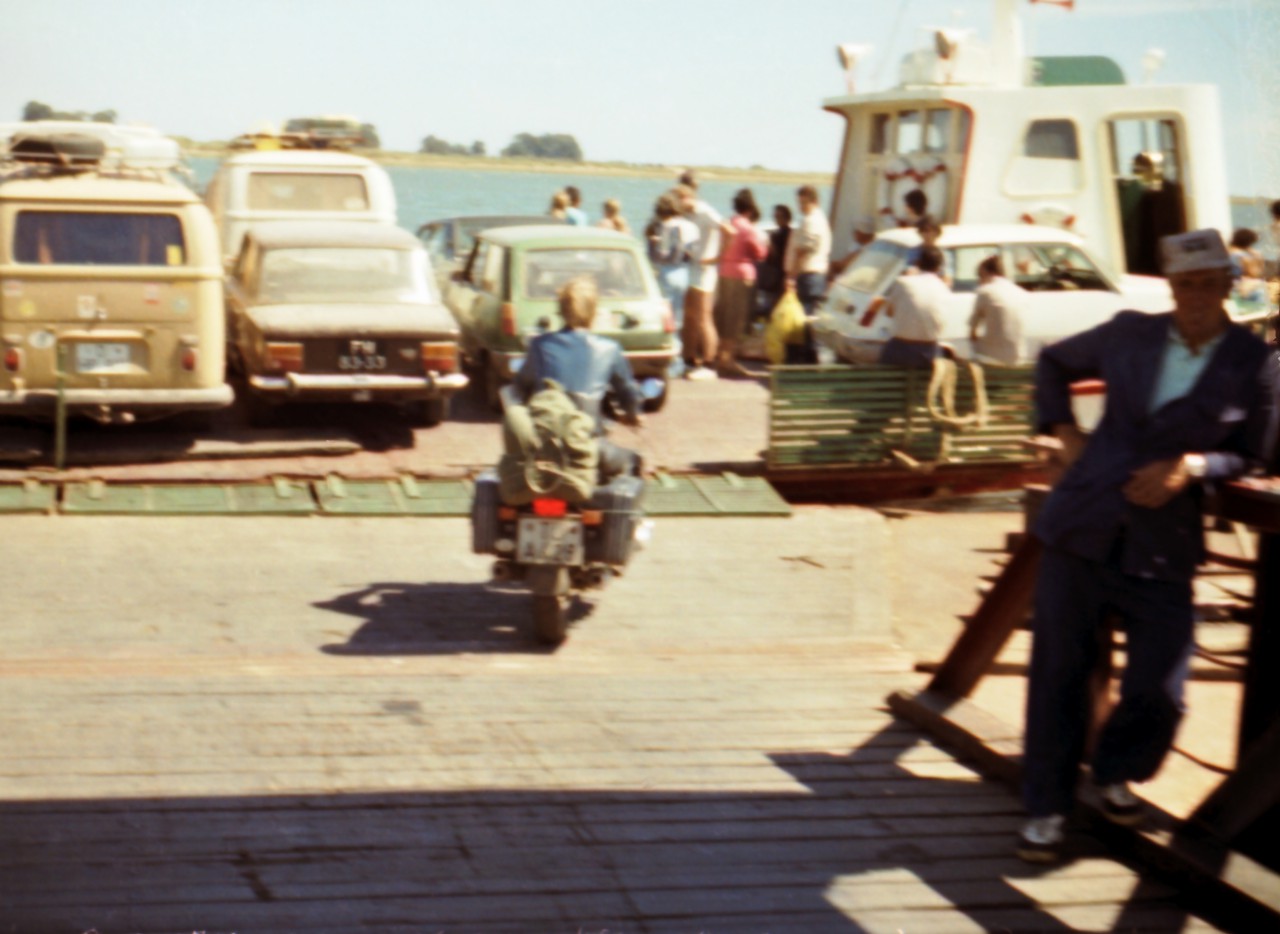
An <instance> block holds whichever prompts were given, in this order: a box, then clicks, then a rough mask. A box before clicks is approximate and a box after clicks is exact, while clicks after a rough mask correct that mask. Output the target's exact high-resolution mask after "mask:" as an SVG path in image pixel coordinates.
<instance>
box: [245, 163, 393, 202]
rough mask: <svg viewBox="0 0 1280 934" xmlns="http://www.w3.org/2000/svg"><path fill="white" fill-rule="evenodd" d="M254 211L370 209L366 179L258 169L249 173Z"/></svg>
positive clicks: (342, 175)
mask: <svg viewBox="0 0 1280 934" xmlns="http://www.w3.org/2000/svg"><path fill="white" fill-rule="evenodd" d="M248 195H249V197H248V202H249V209H250V210H253V211H367V210H369V195H368V193H367V192H366V191H365V187H364V179H363V178H362V177H360V176H359V175H353V174H351V173H344V174H332V175H326V174H324V173H321V172H254V173H253V174H252V175H250V176H249V192H248Z"/></svg>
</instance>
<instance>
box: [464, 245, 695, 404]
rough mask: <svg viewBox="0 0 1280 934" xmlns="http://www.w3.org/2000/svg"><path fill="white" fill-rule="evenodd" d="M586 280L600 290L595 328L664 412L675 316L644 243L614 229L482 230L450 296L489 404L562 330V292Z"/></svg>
mask: <svg viewBox="0 0 1280 934" xmlns="http://www.w3.org/2000/svg"><path fill="white" fill-rule="evenodd" d="M581 275H588V276H591V278H593V279H594V280H595V282H596V286H597V288H598V289H599V292H600V305H599V310H598V311H597V313H596V321H595V327H594V328H593V330H594V331H595V332H596V333H597V334H602V335H604V336H606V337H611V338H613V339H614V340H616V341H617V342H618V343H619V344H621V345H622V350H623V353H624V354H625V355H626V358H627V361H628V362H629V363H630V364H631V371H632V373H634V374H635V377H636V379H637V380H638V381H640V384H641V388H642V389H643V391H644V396H645V400H646V401H645V408H646V410H647V411H650V412H656V411H658V410H659V409H660V408H662V406H663V404H664V403H665V402H666V396H667V370H668V369H669V367H670V366H671V360H672V358H673V357H674V355H675V319H674V318H673V316H672V313H671V308H670V306H669V305H668V303H667V301H666V300H665V299H664V298H663V297H662V296H661V294H660V293H659V291H658V284H657V282H656V281H655V280H654V277H653V270H652V269H651V268H650V266H649V261H648V258H647V257H646V256H645V253H644V250H643V247H642V246H641V244H640V242H639V241H637V240H635V239H634V238H632V237H629V236H627V235H626V234H621V233H617V232H615V231H612V230H603V229H601V228H595V227H570V226H551V225H544V224H539V225H536V226H527V227H502V228H494V229H489V230H484V231H482V232H480V233H479V234H478V235H477V236H476V244H475V246H474V247H473V248H472V250H471V255H470V256H469V257H468V258H467V262H466V265H465V266H463V268H462V269H460V270H459V271H458V272H456V273H454V275H453V279H452V281H451V282H450V283H449V287H448V290H447V292H446V294H445V304H446V305H447V306H448V307H449V310H450V311H452V312H453V315H454V317H455V318H456V319H457V321H458V326H459V328H460V329H461V332H462V351H463V354H464V355H465V357H466V358H467V360H468V362H469V363H470V364H471V365H472V366H473V367H474V368H475V369H476V370H477V371H479V372H480V373H482V374H483V375H484V386H485V391H486V395H487V397H488V398H489V401H490V403H491V404H494V405H496V404H497V399H498V392H499V390H500V389H501V387H502V386H503V385H504V384H505V383H507V382H509V381H510V380H511V378H512V376H513V375H514V374H515V373H516V371H518V370H519V369H520V366H521V364H522V363H523V362H524V355H525V348H526V346H527V344H528V342H529V341H530V340H531V339H532V338H534V337H536V336H537V335H538V334H541V333H543V332H544V331H552V330H556V329H557V328H559V327H560V326H561V322H560V315H559V312H558V309H557V305H556V293H557V292H558V291H559V290H560V287H561V286H562V285H564V283H565V282H567V281H568V280H570V279H572V278H574V277H575V276H581Z"/></svg>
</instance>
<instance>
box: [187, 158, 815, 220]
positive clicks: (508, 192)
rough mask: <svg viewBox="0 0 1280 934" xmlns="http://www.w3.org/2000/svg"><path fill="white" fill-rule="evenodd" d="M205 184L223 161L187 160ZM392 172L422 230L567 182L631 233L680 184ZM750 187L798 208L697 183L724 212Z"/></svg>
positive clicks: (790, 198)
mask: <svg viewBox="0 0 1280 934" xmlns="http://www.w3.org/2000/svg"><path fill="white" fill-rule="evenodd" d="M189 164H190V166H191V168H192V170H193V171H194V172H195V174H196V181H197V183H198V185H199V187H200V188H201V189H203V188H204V186H205V185H206V184H208V182H209V179H210V178H212V177H213V173H214V170H215V169H216V168H217V166H218V160H217V159H212V158H192V159H190V160H189ZM386 168H387V174H388V175H390V176H391V183H392V184H393V185H394V186H395V189H396V199H397V203H398V205H399V217H400V226H401V227H405V228H407V229H408V230H411V231H414V230H417V229H418V227H419V226H421V225H422V224H424V223H426V222H427V221H430V220H435V219H436V218H440V217H454V216H457V215H463V214H545V213H546V212H547V208H548V207H550V205H551V196H552V195H553V194H555V193H556V192H557V191H560V190H562V189H563V188H564V187H565V186H566V185H576V186H577V187H578V190H579V191H581V192H582V201H583V208H584V209H585V210H586V212H587V216H588V217H589V218H590V219H591V221H592V222H593V223H594V222H595V221H597V220H599V219H600V216H601V214H602V208H601V203H602V202H603V201H604V200H605V199H606V198H617V199H618V201H620V202H621V203H622V214H623V216H624V217H625V218H626V219H627V223H629V224H630V225H631V229H632V230H633V231H637V232H638V231H641V230H643V229H644V225H645V224H647V223H648V221H649V218H650V217H651V216H652V213H653V202H654V201H655V200H656V199H657V198H658V196H659V195H661V194H662V193H663V192H664V191H669V190H670V188H671V186H672V185H673V184H675V179H674V177H673V178H672V179H671V180H670V181H666V180H663V179H660V178H635V177H630V176H612V175H593V174H575V173H574V172H571V171H570V172H555V173H552V172H508V171H498V170H466V169H435V168H421V167H418V166H395V165H389V166H387V167H386ZM744 187H746V188H750V189H751V191H752V193H753V194H754V195H755V198H756V203H757V204H758V205H759V206H760V212H761V214H763V215H764V217H765V219H770V218H771V215H772V209H773V205H775V204H786V205H788V206H789V207H790V208H791V209H792V210H793V211H794V210H795V202H796V197H795V194H796V188H797V187H798V186H797V185H796V184H794V183H788V184H777V183H769V184H748V185H744V184H743V183H742V182H721V181H706V182H703V183H702V185H701V186H700V189H699V190H700V192H701V194H702V197H703V198H704V199H705V200H706V201H708V202H709V203H710V204H711V205H712V206H713V207H715V208H716V209H717V210H719V211H721V212H722V213H724V214H725V215H726V216H727V215H729V214H732V213H733V209H732V202H733V196H734V194H735V193H736V192H737V191H738V190H739V189H741V188H744ZM817 187H818V194H819V197H820V198H821V200H822V202H823V203H827V202H829V201H830V200H831V189H830V186H817Z"/></svg>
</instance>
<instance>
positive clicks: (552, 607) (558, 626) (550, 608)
mask: <svg viewBox="0 0 1280 934" xmlns="http://www.w3.org/2000/svg"><path fill="white" fill-rule="evenodd" d="M567 604H568V600H567V599H566V598H565V597H562V596H560V595H558V594H540V593H536V594H534V595H533V635H534V638H536V639H537V640H538V641H539V642H541V643H542V644H543V645H560V644H561V643H563V642H564V640H565V636H567V635H568V628H569V619H568V612H567V610H568V607H567Z"/></svg>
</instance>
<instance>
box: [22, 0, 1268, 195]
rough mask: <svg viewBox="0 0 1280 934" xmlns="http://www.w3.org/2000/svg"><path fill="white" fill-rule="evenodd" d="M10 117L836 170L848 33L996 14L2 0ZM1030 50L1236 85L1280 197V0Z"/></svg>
mask: <svg viewBox="0 0 1280 934" xmlns="http://www.w3.org/2000/svg"><path fill="white" fill-rule="evenodd" d="M0 9H2V10H3V12H4V19H3V21H4V30H3V34H2V35H0V120H10V119H12V120H16V119H19V118H20V116H21V112H22V108H23V106H24V105H25V104H26V103H27V101H30V100H38V101H42V102H44V103H47V104H50V105H52V106H53V107H55V108H56V109H59V110H86V111H90V112H92V111H98V110H105V109H114V110H116V111H117V112H118V114H119V117H120V120H121V122H131V123H144V124H149V125H152V126H156V127H158V128H160V129H161V130H163V131H165V132H167V133H171V134H174V135H179V136H186V137H190V138H193V139H197V140H216V139H229V138H231V137H233V136H236V135H238V134H239V133H242V132H245V131H247V130H250V129H252V128H253V127H255V126H256V125H258V124H260V123H262V122H264V121H266V122H271V123H275V124H280V123H282V122H283V121H284V120H286V119H287V118H289V117H297V116H313V115H317V114H323V113H340V114H352V115H355V116H358V117H359V118H360V119H361V120H362V121H364V122H368V123H372V124H374V126H376V127H377V130H378V133H379V135H380V137H381V140H382V144H383V147H384V148H386V149H396V150H408V151H416V150H417V148H418V146H419V144H420V142H421V140H422V138H423V137H425V136H427V135H429V134H431V135H435V136H438V137H441V138H443V139H446V140H449V141H451V142H460V143H465V144H468V145H469V144H470V143H471V142H473V141H475V140H480V141H482V142H483V143H484V144H485V146H486V148H487V149H488V151H489V152H490V153H496V152H498V151H500V150H501V149H502V148H503V147H504V146H505V145H507V143H509V142H510V141H511V138H512V137H513V136H515V134H517V133H520V132H530V133H534V134H540V133H570V134H572V135H573V136H575V137H576V138H577V140H578V142H579V144H580V145H581V146H582V149H583V151H584V154H585V156H586V158H587V159H589V160H593V161H626V162H639V163H660V164H667V165H724V166H741V167H747V166H753V165H761V166H766V167H769V168H776V169H790V170H797V171H826V172H829V171H833V170H834V169H835V166H836V162H837V159H838V156H839V148H840V142H841V137H842V125H843V121H842V120H841V119H840V118H838V117H836V116H834V115H832V114H829V113H826V112H824V111H823V110H822V109H821V101H822V99H823V98H826V97H832V96H838V95H840V94H842V93H843V92H844V76H843V73H842V71H841V69H840V66H839V65H838V63H837V59H836V53H835V48H836V46H837V45H838V44H840V43H844V42H859V43H868V44H870V45H871V46H872V47H873V50H872V52H871V53H870V54H869V56H868V57H867V58H866V59H865V60H864V61H863V62H862V63H861V64H860V65H859V67H858V72H857V79H858V89H859V90H860V91H862V90H868V91H870V90H879V89H884V88H888V87H891V86H892V85H894V84H896V83H897V67H898V62H899V61H900V59H901V58H902V56H903V55H904V54H905V53H906V52H908V51H910V50H911V49H913V48H916V47H919V46H921V45H922V44H925V43H927V42H928V41H930V28H931V27H936V26H952V27H962V28H963V27H967V28H972V29H974V30H975V31H976V32H977V34H978V35H979V36H981V37H986V36H988V35H989V31H990V17H991V3H990V2H989V0H949V2H948V0H790V2H786V3H784V2H780V0H362V2H353V0H39V2H31V0H0ZM1021 9H1022V12H1023V23H1024V31H1025V35H1026V39H1027V46H1028V52H1029V53H1032V54H1046V55H1084V54H1100V55H1107V56H1110V57H1112V58H1114V59H1115V60H1116V61H1117V62H1119V64H1120V65H1121V66H1122V68H1123V69H1124V70H1125V72H1126V74H1127V76H1128V78H1129V80H1130V82H1132V83H1136V82H1138V81H1141V80H1143V74H1142V67H1141V64H1140V63H1141V60H1142V56H1143V53H1145V52H1146V51H1147V50H1148V49H1150V48H1159V49H1162V50H1163V51H1164V53H1165V56H1166V57H1165V64H1164V66H1163V68H1162V69H1161V70H1160V71H1159V73H1158V74H1156V75H1155V76H1154V79H1153V80H1155V81H1157V82H1168V83H1211V84H1216V85H1217V86H1218V87H1219V89H1220V93H1221V98H1222V104H1223V125H1224V130H1225V136H1226V140H1225V143H1226V147H1227V152H1228V172H1229V188H1230V191H1231V193H1232V194H1237V195H1258V196H1265V197H1272V198H1280V55H1277V54H1276V53H1275V49H1274V47H1273V43H1274V39H1272V38H1269V37H1274V36H1275V35H1280V0H1076V3H1075V9H1074V10H1071V11H1068V10H1066V9H1063V8H1061V7H1059V6H1051V5H1048V4H1038V5H1035V6H1032V5H1031V4H1030V3H1029V2H1026V3H1023V4H1021Z"/></svg>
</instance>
